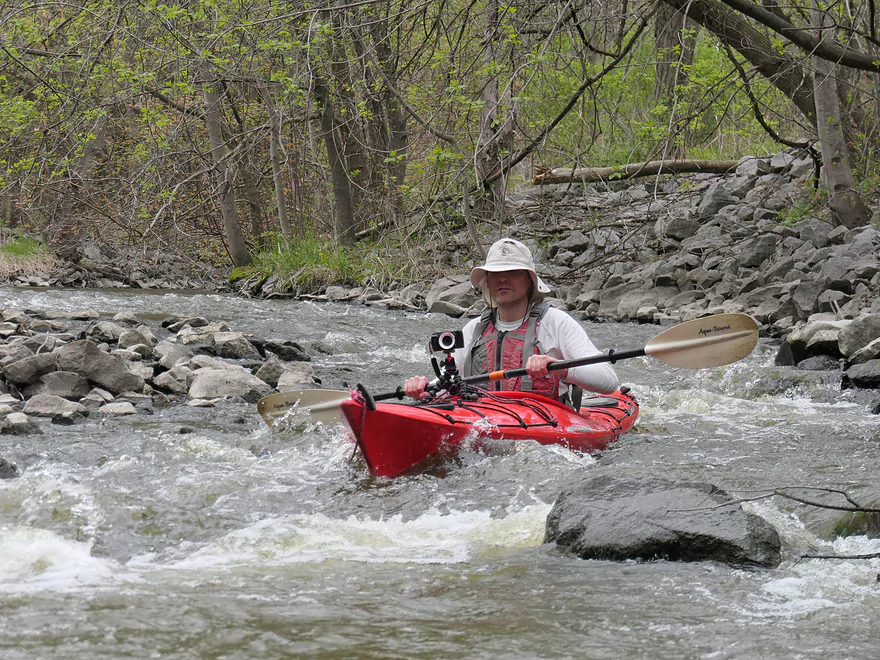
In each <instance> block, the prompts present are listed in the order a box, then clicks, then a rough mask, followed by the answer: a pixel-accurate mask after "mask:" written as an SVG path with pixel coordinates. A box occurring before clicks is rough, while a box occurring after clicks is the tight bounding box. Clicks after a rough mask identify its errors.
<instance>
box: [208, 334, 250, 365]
mask: <svg viewBox="0 0 880 660" xmlns="http://www.w3.org/2000/svg"><path fill="white" fill-rule="evenodd" d="M214 351H215V354H216V355H217V356H218V357H223V358H229V359H231V360H259V359H260V352H259V351H258V350H257V349H256V347H255V346H254V345H253V344H252V343H251V342H250V341H248V339H247V337H245V336H244V333H242V332H217V333H214Z"/></svg>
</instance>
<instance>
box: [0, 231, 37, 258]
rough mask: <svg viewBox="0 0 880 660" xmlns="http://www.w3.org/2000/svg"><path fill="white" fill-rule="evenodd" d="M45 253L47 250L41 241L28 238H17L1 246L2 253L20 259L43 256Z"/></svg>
mask: <svg viewBox="0 0 880 660" xmlns="http://www.w3.org/2000/svg"><path fill="white" fill-rule="evenodd" d="M45 252H46V248H45V246H44V245H43V244H42V243H41V242H40V241H38V240H37V239H35V238H30V237H27V236H19V237H15V238H13V239H12V240H10V241H9V242H8V243H4V244H3V245H0V253H2V254H4V255H6V256H10V257H17V258H20V259H27V258H29V257H35V256H41V255H42V254H44V253H45Z"/></svg>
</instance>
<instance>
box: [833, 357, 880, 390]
mask: <svg viewBox="0 0 880 660" xmlns="http://www.w3.org/2000/svg"><path fill="white" fill-rule="evenodd" d="M841 387H843V388H846V387H860V388H863V389H877V388H880V360H867V361H866V362H863V363H862V364H854V365H853V366H851V367H850V368H849V369H847V370H846V371H845V372H844V380H843V383H841Z"/></svg>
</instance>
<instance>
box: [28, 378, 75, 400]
mask: <svg viewBox="0 0 880 660" xmlns="http://www.w3.org/2000/svg"><path fill="white" fill-rule="evenodd" d="M90 390H91V386H90V385H89V382H88V381H87V380H86V379H85V378H83V377H82V376H80V375H79V374H78V373H75V372H73V371H53V372H51V373H48V374H44V375H42V376H40V377H39V378H38V379H37V381H36V382H35V383H33V384H32V385H29V386H28V387H26V388H24V390H23V391H22V394H24V395H25V397H26V398H30V397H32V396H34V395H37V394H54V395H56V396H60V397H63V398H65V399H70V400H78V399H81V398H82V397H84V396H86V395H87V394H88V393H89V391H90Z"/></svg>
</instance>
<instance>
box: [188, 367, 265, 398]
mask: <svg viewBox="0 0 880 660" xmlns="http://www.w3.org/2000/svg"><path fill="white" fill-rule="evenodd" d="M273 390H274V388H273V387H272V386H271V385H269V384H268V383H266V382H265V381H262V380H260V379H259V378H257V377H256V376H254V375H253V374H249V373H247V372H245V371H233V370H230V369H199V370H198V371H196V372H195V376H194V377H193V380H192V384H191V385H190V387H189V396H190V397H191V398H193V399H216V398H228V397H236V396H238V397H241V398H242V399H244V400H245V401H247V402H248V403H256V402H257V401H258V400H259V399H261V398H262V397H264V396H266V395H267V394H271V393H272V391H273Z"/></svg>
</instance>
